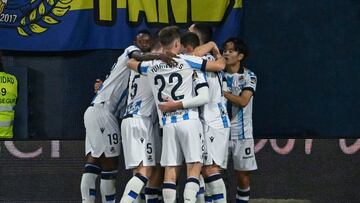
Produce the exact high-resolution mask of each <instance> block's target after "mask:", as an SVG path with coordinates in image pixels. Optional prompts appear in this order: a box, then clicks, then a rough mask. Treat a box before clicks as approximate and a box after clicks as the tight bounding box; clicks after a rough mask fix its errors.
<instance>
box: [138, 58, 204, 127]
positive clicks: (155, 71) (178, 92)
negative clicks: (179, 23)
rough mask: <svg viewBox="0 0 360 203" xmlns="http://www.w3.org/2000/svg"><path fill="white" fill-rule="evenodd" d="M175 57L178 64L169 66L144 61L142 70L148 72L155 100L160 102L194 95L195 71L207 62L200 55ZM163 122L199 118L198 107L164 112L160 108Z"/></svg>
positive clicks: (160, 62) (159, 62)
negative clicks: (193, 78) (193, 80)
mask: <svg viewBox="0 0 360 203" xmlns="http://www.w3.org/2000/svg"><path fill="white" fill-rule="evenodd" d="M178 57H179V58H174V59H175V61H176V62H177V65H176V66H169V65H167V64H166V63H164V62H162V61H152V62H148V63H142V64H141V67H140V69H143V70H140V72H142V73H143V72H146V73H147V76H148V79H149V83H150V85H151V87H152V91H153V95H154V97H155V102H156V103H157V104H160V103H161V102H165V101H166V100H175V101H176V100H183V99H189V98H191V97H193V94H192V90H193V82H192V77H193V72H194V69H201V68H202V67H203V66H204V65H205V64H204V63H203V60H202V59H201V58H199V57H194V56H188V55H179V56H178ZM158 113H159V118H160V119H161V122H160V123H161V124H162V125H164V124H167V123H175V122H178V121H181V120H189V119H198V118H199V115H198V110H197V108H192V109H180V110H177V111H174V112H166V113H162V112H161V111H159V110H158Z"/></svg>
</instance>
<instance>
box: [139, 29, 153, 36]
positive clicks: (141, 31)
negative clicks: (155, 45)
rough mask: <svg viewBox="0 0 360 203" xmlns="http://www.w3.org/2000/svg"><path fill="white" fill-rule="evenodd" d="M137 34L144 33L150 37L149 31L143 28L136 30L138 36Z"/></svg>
mask: <svg viewBox="0 0 360 203" xmlns="http://www.w3.org/2000/svg"><path fill="white" fill-rule="evenodd" d="M139 34H144V35H149V36H150V37H151V32H150V31H149V30H147V29H143V30H140V31H138V32H137V34H136V36H138V35H139Z"/></svg>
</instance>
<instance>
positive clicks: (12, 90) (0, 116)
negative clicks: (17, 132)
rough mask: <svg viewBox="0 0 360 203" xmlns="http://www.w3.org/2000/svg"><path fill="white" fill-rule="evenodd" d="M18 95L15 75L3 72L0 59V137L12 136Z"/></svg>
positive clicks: (7, 137)
mask: <svg viewBox="0 0 360 203" xmlns="http://www.w3.org/2000/svg"><path fill="white" fill-rule="evenodd" d="M17 96H18V82H17V80H16V77H15V76H13V75H11V74H8V73H5V72H4V69H3V66H2V63H1V61H0V139H4V138H5V139H9V138H12V137H13V126H14V116H15V110H14V107H15V105H16V100H17Z"/></svg>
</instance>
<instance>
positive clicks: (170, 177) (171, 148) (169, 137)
mask: <svg viewBox="0 0 360 203" xmlns="http://www.w3.org/2000/svg"><path fill="white" fill-rule="evenodd" d="M163 133H164V135H166V136H163V142H162V152H161V161H160V163H161V166H163V167H165V172H164V182H163V189H162V195H163V200H164V202H165V203H173V202H176V180H177V175H178V173H179V172H180V169H181V165H182V163H183V160H184V157H183V154H182V151H181V146H180V143H179V141H178V138H177V137H176V134H177V132H176V128H175V124H166V125H165V126H164V127H163Z"/></svg>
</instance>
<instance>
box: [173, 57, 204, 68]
mask: <svg viewBox="0 0 360 203" xmlns="http://www.w3.org/2000/svg"><path fill="white" fill-rule="evenodd" d="M180 58H182V59H184V60H185V61H186V63H188V64H189V65H190V66H191V67H192V68H193V69H196V70H201V71H205V68H206V63H207V60H204V59H202V58H200V57H197V56H191V55H180Z"/></svg>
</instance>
